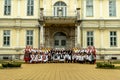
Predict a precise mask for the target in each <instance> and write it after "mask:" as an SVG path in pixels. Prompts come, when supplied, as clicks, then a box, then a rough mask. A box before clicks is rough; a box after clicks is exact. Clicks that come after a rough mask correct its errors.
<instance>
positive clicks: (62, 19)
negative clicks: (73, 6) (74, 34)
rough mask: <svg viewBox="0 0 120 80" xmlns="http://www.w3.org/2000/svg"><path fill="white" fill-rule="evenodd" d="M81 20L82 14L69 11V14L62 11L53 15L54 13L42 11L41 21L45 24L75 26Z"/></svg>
mask: <svg viewBox="0 0 120 80" xmlns="http://www.w3.org/2000/svg"><path fill="white" fill-rule="evenodd" d="M78 20H80V12H79V11H78V10H76V11H68V12H67V14H66V13H63V12H62V11H58V12H56V13H53V12H52V11H44V10H43V9H41V11H40V19H39V21H41V22H44V23H45V24H75V22H76V21H78Z"/></svg>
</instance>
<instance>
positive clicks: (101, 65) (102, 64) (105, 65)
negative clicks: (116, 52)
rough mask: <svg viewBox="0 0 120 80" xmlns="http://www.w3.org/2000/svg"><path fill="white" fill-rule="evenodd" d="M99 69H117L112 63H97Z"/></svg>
mask: <svg viewBox="0 0 120 80" xmlns="http://www.w3.org/2000/svg"><path fill="white" fill-rule="evenodd" d="M96 65H97V68H109V69H113V68H115V65H112V64H110V63H97V64H96Z"/></svg>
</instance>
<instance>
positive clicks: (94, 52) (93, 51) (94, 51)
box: [92, 46, 96, 64]
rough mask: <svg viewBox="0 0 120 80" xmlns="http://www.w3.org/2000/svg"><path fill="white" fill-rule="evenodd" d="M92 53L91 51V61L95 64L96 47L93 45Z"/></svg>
mask: <svg viewBox="0 0 120 80" xmlns="http://www.w3.org/2000/svg"><path fill="white" fill-rule="evenodd" d="M92 53H93V57H94V60H93V63H94V64H95V63H96V49H95V47H94V46H93V50H92Z"/></svg>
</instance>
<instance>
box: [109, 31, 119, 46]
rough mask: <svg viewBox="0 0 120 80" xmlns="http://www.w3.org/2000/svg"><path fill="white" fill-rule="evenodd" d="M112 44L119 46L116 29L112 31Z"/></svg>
mask: <svg viewBox="0 0 120 80" xmlns="http://www.w3.org/2000/svg"><path fill="white" fill-rule="evenodd" d="M110 46H111V47H112V46H117V33H116V31H110Z"/></svg>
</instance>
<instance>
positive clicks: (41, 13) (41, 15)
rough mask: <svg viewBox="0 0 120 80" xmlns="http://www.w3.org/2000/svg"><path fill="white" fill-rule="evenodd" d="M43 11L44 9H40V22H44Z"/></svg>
mask: <svg viewBox="0 0 120 80" xmlns="http://www.w3.org/2000/svg"><path fill="white" fill-rule="evenodd" d="M43 10H44V8H40V20H42V21H43Z"/></svg>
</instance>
